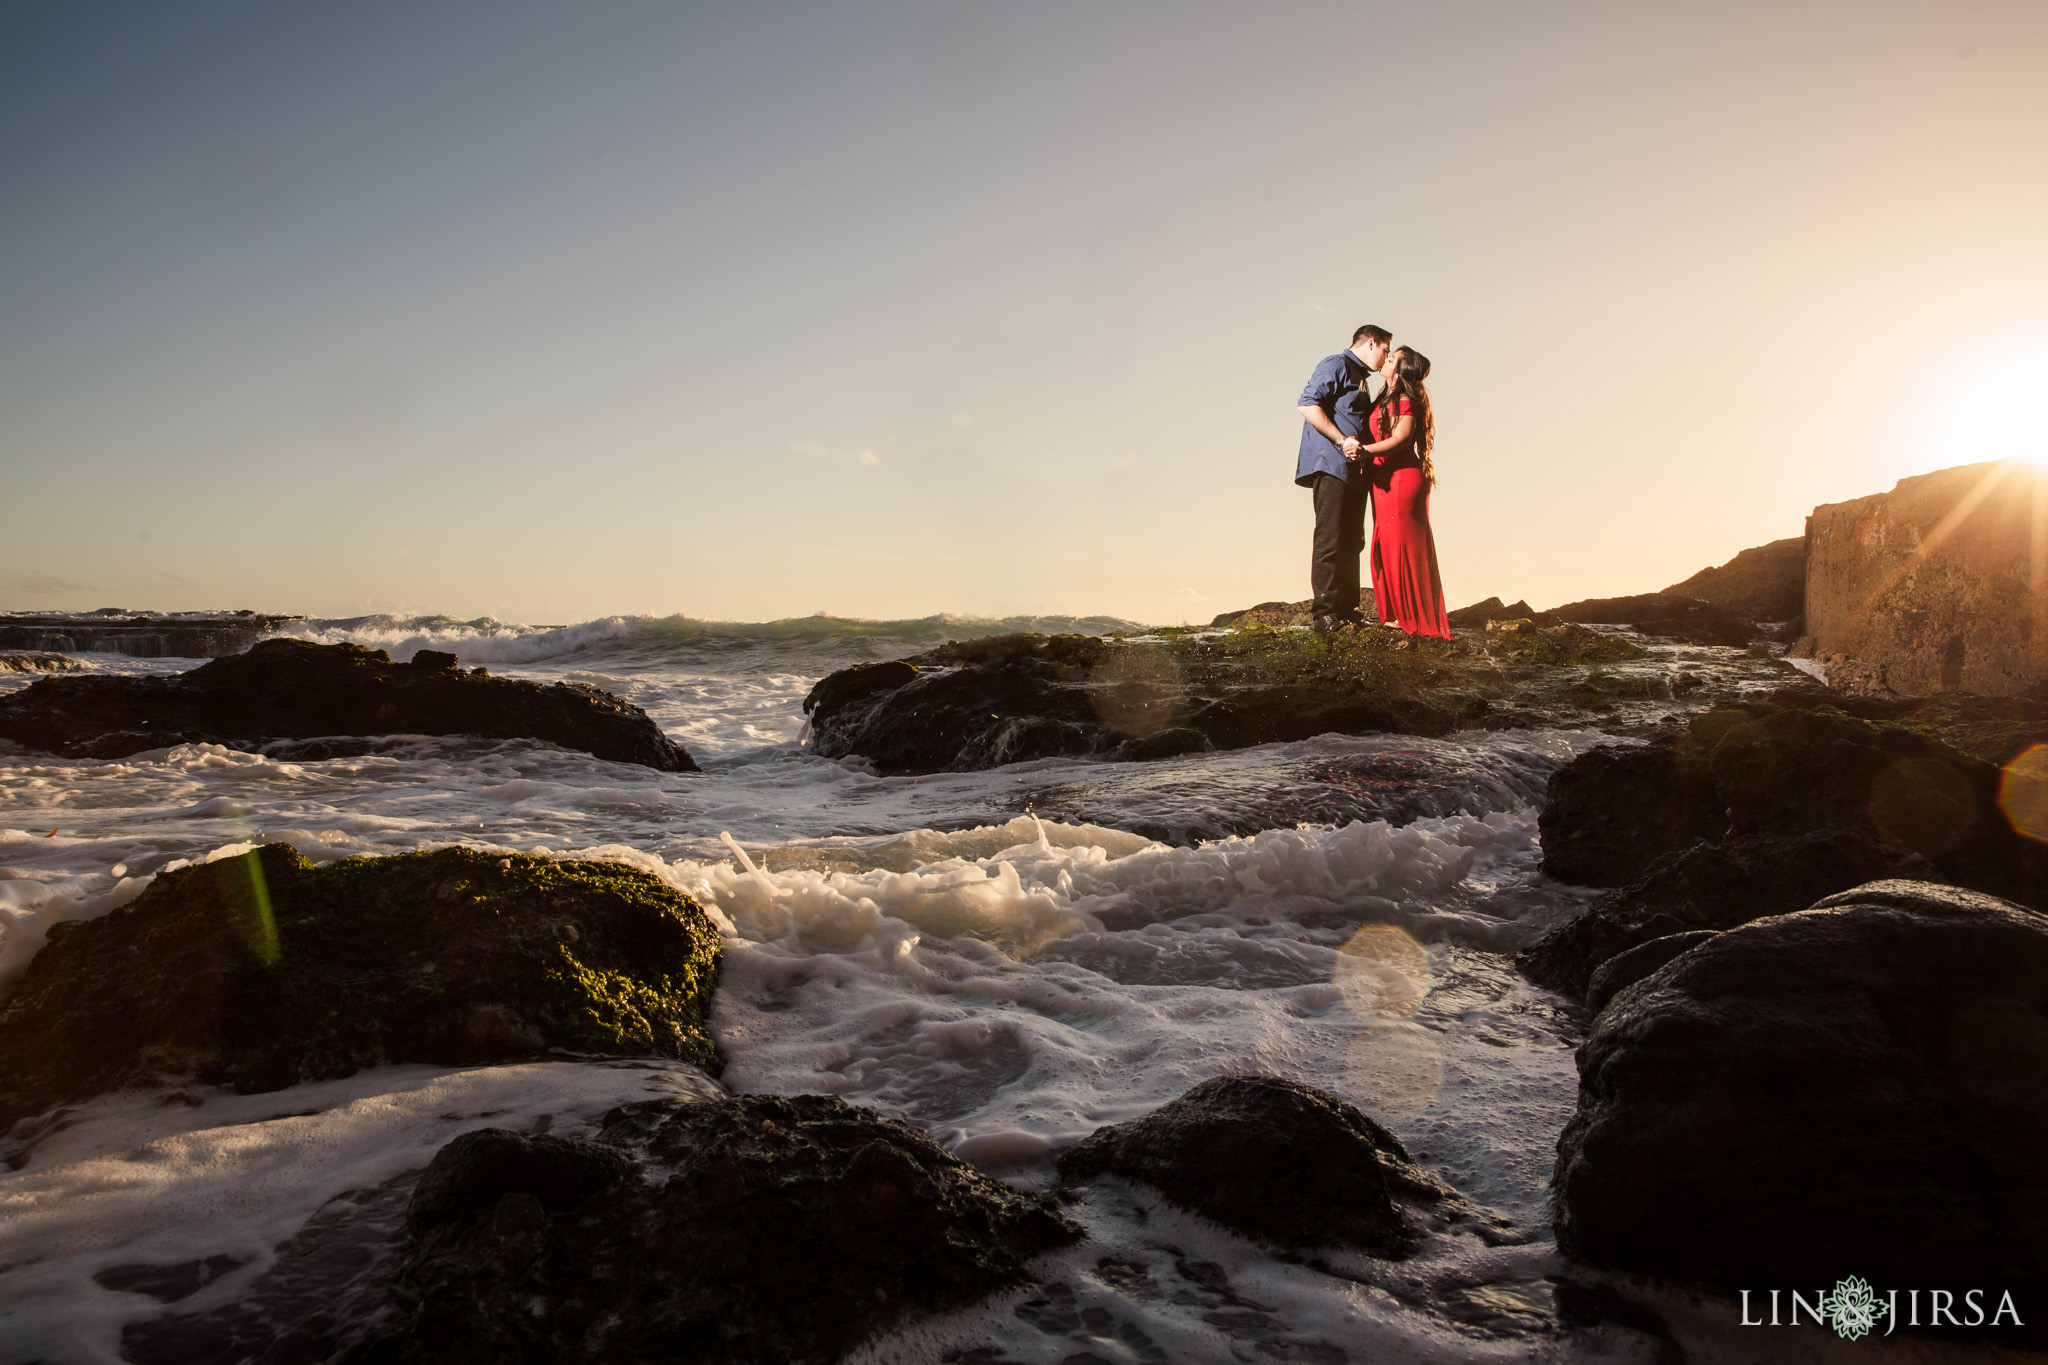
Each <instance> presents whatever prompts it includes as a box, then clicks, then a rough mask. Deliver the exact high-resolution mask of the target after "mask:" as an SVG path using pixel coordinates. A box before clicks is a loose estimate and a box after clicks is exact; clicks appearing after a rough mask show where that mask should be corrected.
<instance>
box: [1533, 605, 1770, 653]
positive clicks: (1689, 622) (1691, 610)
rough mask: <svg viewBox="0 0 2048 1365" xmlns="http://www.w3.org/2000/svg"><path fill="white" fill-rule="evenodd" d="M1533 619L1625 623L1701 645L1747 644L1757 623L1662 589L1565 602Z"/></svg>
mask: <svg viewBox="0 0 2048 1365" xmlns="http://www.w3.org/2000/svg"><path fill="white" fill-rule="evenodd" d="M1536 620H1537V621H1538V622H1540V623H1543V624H1546V625H1549V624H1555V623H1557V622H1560V621H1569V622H1573V623H1575V624H1578V625H1589V626H1629V627H1632V628H1633V629H1636V630H1639V631H1641V632H1642V633H1643V634H1645V635H1658V636H1663V637H1666V638H1668V639H1673V640H1685V641H1689V642H1691V643H1693V644H1701V645H1736V646H1740V645H1746V644H1748V643H1749V642H1750V641H1751V640H1753V639H1755V638H1756V635H1757V631H1756V627H1755V626H1754V625H1752V624H1751V623H1750V621H1749V618H1748V617H1746V616H1744V615H1743V614H1742V613H1740V612H1736V611H1730V610H1729V609H1728V608H1726V607H1718V606H1715V605H1714V604H1713V603H1712V602H1706V601H1702V600H1701V599H1699V598H1697V597H1681V596H1679V595H1677V594H1676V593H1662V592H1646V593H1641V594H1639V595H1637V596H1635V597H1595V598H1588V599H1587V600H1585V601H1583V602H1567V603H1566V604H1565V605H1563V606H1561V607H1553V608H1552V609H1551V610H1549V611H1543V612H1538V613H1537V614H1536Z"/></svg>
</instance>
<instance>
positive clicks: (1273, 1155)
mask: <svg viewBox="0 0 2048 1365" xmlns="http://www.w3.org/2000/svg"><path fill="white" fill-rule="evenodd" d="M1059 1172H1060V1179H1061V1181H1062V1182H1065V1183H1069V1184H1072V1183H1078V1182H1081V1181H1085V1180H1089V1179H1092V1178H1094V1177H1096V1176H1099V1175H1116V1176H1121V1177H1123V1178H1124V1179H1126V1180H1135V1181H1138V1182H1139V1183H1141V1184H1145V1185H1150V1186H1151V1187H1152V1188H1154V1189H1156V1190H1158V1191H1159V1192H1160V1193H1161V1194H1163V1195H1165V1196H1166V1197H1167V1198H1168V1199H1169V1200H1171V1201H1172V1202H1173V1203H1175V1204H1178V1205H1180V1206H1181V1207H1183V1208H1186V1209H1191V1210H1193V1211H1194V1212H1196V1213H1199V1214H1201V1215H1203V1216H1204V1217H1207V1218H1213V1219H1214V1220H1216V1221H1217V1222H1219V1223H1221V1224H1223V1225H1224V1226H1225V1227H1228V1228H1234V1229H1236V1230H1237V1231H1239V1232H1242V1233H1245V1234H1246V1235H1247V1236H1251V1237H1255V1238H1258V1239H1259V1240H1261V1241H1265V1242H1270V1243H1272V1244H1274V1245H1276V1246H1281V1247H1293V1248H1303V1247H1318V1246H1349V1247H1358V1248H1361V1249H1363V1250H1365V1251H1369V1252H1371V1253H1372V1254H1373V1255H1375V1256H1385V1257H1402V1256H1406V1255H1407V1254H1408V1253H1409V1252H1410V1251H1412V1250H1413V1249H1414V1247H1415V1244H1416V1242H1417V1240H1418V1237H1419V1229H1418V1227H1417V1225H1416V1222H1415V1221H1413V1220H1415V1219H1419V1220H1420V1221H1421V1223H1422V1225H1423V1226H1424V1227H1428V1228H1432V1229H1438V1228H1442V1227H1446V1226H1450V1225H1453V1224H1465V1225H1470V1226H1471V1227H1472V1229H1473V1230H1474V1231H1478V1232H1480V1233H1481V1234H1482V1235H1484V1236H1487V1237H1490V1238H1494V1239H1500V1238H1502V1237H1504V1236H1505V1235H1507V1230H1508V1227H1509V1224H1508V1222H1507V1220H1506V1219H1504V1218H1502V1217H1500V1216H1499V1215H1498V1214H1493V1213H1490V1212H1489V1211H1487V1210H1484V1209H1481V1208H1479V1207H1477V1206H1476V1205H1473V1204H1471V1203H1470V1202H1469V1201H1467V1200H1466V1199H1465V1198H1464V1196H1462V1195H1460V1194H1459V1193H1458V1192H1457V1191H1455V1190H1453V1189H1452V1188H1451V1187H1450V1186H1448V1185H1446V1184H1444V1183H1443V1182H1442V1181H1440V1180H1438V1179H1437V1178H1436V1177H1435V1176H1433V1175H1431V1174H1429V1172H1427V1171H1425V1170H1423V1169H1422V1168H1421V1167H1420V1166H1417V1165H1416V1164H1415V1163H1414V1161H1413V1160H1412V1159H1411V1158H1410V1157H1409V1155H1408V1151H1407V1149H1406V1148H1404V1147H1403V1146H1402V1145H1401V1140H1400V1139H1399V1138H1397V1137H1395V1136H1394V1135H1393V1134H1392V1133H1390V1132H1388V1131H1387V1130H1386V1129H1385V1128H1383V1127H1381V1126H1380V1125H1379V1124H1378V1123H1377V1122H1375V1121H1374V1120H1373V1119H1371V1118H1369V1117H1368V1116H1367V1115H1366V1114H1365V1113H1364V1112H1363V1111H1362V1110H1360V1109H1359V1108H1358V1107H1357V1106H1355V1105H1351V1104H1347V1103H1346V1102H1344V1101H1343V1100H1340V1099H1338V1098H1337V1097H1336V1096H1335V1095H1332V1094H1329V1093H1328V1092H1327V1091H1322V1090H1318V1089H1316V1088H1315V1087H1314V1086H1309V1085H1303V1084H1301V1083H1300V1082H1299V1081H1289V1080H1282V1079H1281V1078H1279V1077H1277V1076H1219V1077H1217V1078H1215V1079H1214V1080H1208V1081H1203V1082H1202V1083H1201V1084H1200V1085H1197V1086H1195V1087H1194V1088H1193V1089H1192V1090H1189V1091H1188V1092H1187V1093H1186V1094H1184V1095H1182V1096H1181V1097H1180V1098H1179V1099H1177V1100H1174V1101H1172V1102H1171V1103H1169V1104H1166V1105H1163V1106H1161V1107H1160V1108H1158V1109H1155V1110H1153V1111H1152V1112H1151V1113H1149V1114H1147V1115H1145V1116H1144V1117H1143V1118H1136V1119H1132V1120H1130V1121H1129V1122H1127V1123H1117V1124H1111V1125H1110V1126H1108V1127H1106V1128H1098V1129H1096V1130H1095V1131H1094V1132H1093V1133H1091V1134H1089V1135H1088V1136H1087V1137H1085V1138H1083V1139H1082V1140H1081V1141H1080V1142H1078V1143H1076V1144H1075V1145H1074V1146H1072V1147H1070V1148H1068V1149H1067V1150H1066V1152H1064V1153H1063V1154H1062V1155H1061V1156H1060V1159H1059ZM1404 1210H1405V1212H1404Z"/></svg>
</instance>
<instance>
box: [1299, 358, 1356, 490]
mask: <svg viewBox="0 0 2048 1365" xmlns="http://www.w3.org/2000/svg"><path fill="white" fill-rule="evenodd" d="M1371 373H1372V371H1370V370H1368V369H1366V368H1365V362H1364V361H1363V360H1360V359H1359V358H1358V357H1357V356H1356V355H1354V354H1353V353H1352V352H1350V351H1339V352H1337V354H1335V355H1331V356H1324V357H1323V359H1322V362H1321V363H1320V364H1318V365H1317V366H1316V372H1315V373H1314V374H1312V375H1310V376H1309V377H1308V387H1307V388H1305V389H1303V390H1302V391H1301V397H1300V398H1299V399H1298V400H1296V402H1295V406H1296V407H1298V408H1300V407H1307V406H1308V405H1309V404H1310V403H1314V404H1315V405H1316V406H1317V407H1319V408H1321V409H1322V410H1323V411H1324V412H1326V413H1328V414H1330V420H1331V421H1332V422H1334V423H1336V425H1337V430H1339V431H1341V432H1343V433H1344V434H1345V435H1346V436H1356V437H1358V438H1359V439H1360V440H1364V439H1365V417H1366V414H1367V413H1368V412H1370V411H1371V410H1372V401H1371V400H1370V399H1369V398H1367V397H1366V396H1365V395H1364V394H1362V393H1360V392H1359V391H1358V386H1359V383H1360V381H1362V380H1364V379H1365V377H1366V376H1367V375H1369V374H1371ZM1356 472H1357V471H1355V470H1353V469H1352V468H1351V467H1350V465H1349V464H1348V463H1347V462H1346V461H1345V459H1344V452H1343V450H1342V449H1341V448H1339V447H1338V446H1337V445H1336V444H1335V443H1334V442H1332V441H1331V440H1330V438H1329V437H1327V436H1325V435H1323V433H1321V432H1320V431H1317V430H1316V429H1315V428H1314V427H1312V426H1310V425H1309V424H1308V423H1307V422H1306V421H1304V422H1302V424H1301V454H1300V455H1299V456H1298V457H1297V458H1296V459H1295V462H1294V481H1295V482H1296V483H1298V484H1301V485H1302V486H1304V487H1306V486H1307V485H1308V484H1309V483H1310V482H1311V481H1312V480H1314V478H1315V476H1316V475H1318V474H1335V475H1336V476H1337V477H1338V478H1340V479H1343V480H1345V481H1346V482H1347V483H1348V482H1350V479H1351V476H1352V475H1353V474H1354V473H1356ZM1361 477H1362V476H1361Z"/></svg>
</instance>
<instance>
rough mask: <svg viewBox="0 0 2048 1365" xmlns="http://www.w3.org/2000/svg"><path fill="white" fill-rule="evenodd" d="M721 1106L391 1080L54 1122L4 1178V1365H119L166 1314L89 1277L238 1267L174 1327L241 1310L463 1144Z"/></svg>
mask: <svg viewBox="0 0 2048 1365" xmlns="http://www.w3.org/2000/svg"><path fill="white" fill-rule="evenodd" d="M719 1093H721V1092H720V1091H719V1090H718V1088H717V1087H716V1086H715V1085H714V1084H713V1083H712V1082H710V1081H708V1080H706V1079H705V1078H704V1077H703V1076H702V1074H701V1073H698V1072H696V1071H694V1070H693V1069H691V1068H689V1067H687V1066H682V1065H680V1064H669V1063H655V1062H650V1063H632V1064H584V1063H567V1062H546V1063H534V1064H530V1065H524V1066H504V1067H485V1068H472V1069H467V1070H456V1069H449V1068H441V1067H426V1066H392V1067H379V1068H376V1069H374V1070H370V1071H364V1072H360V1073H358V1074H356V1075H354V1076H351V1077H349V1078H347V1079H346V1080H339V1081H323V1082H318V1083H314V1084H308V1085H300V1086H294V1087H292V1088H291V1089H289V1090H280V1091H273V1092H271V1093H268V1094H261V1095H236V1094H233V1093H232V1092H230V1091H228V1090H226V1089H210V1088H188V1089H186V1090H182V1091H177V1092H173V1094H172V1095H171V1096H169V1097H166V1096H164V1095H161V1094H159V1093H156V1092H150V1093H142V1094H133V1093H131V1094H117V1095H109V1096H104V1097H102V1098H100V1099H97V1100H93V1101H90V1102H89V1103H86V1104H83V1105H78V1106H74V1107H72V1108H70V1109H67V1110H61V1111H58V1114H57V1117H56V1118H55V1120H54V1121H53V1122H51V1123H50V1124H49V1125H48V1127H47V1128H45V1129H44V1130H43V1133H42V1134H41V1135H40V1136H39V1139H38V1140H37V1141H35V1142H34V1144H33V1145H32V1147H31V1149H30V1151H29V1152H28V1155H27V1161H26V1164H25V1165H24V1166H22V1167H21V1169H19V1170H15V1171H12V1172H5V1173H0V1268H4V1270H0V1360H5V1361H9V1362H13V1361H28V1360H35V1361H44V1362H48V1365H68V1363H69V1362H113V1361H117V1360H119V1359H120V1355H119V1348H120V1332H121V1328H122V1327H123V1326H124V1325H126V1324H129V1323H134V1322H140V1321H143V1320H146V1319H150V1318H154V1317H156V1316H158V1315H160V1314H161V1313H163V1312H164V1311H165V1310H164V1308H163V1306H162V1305H161V1304H159V1303H157V1302H156V1301H155V1300H153V1299H151V1298H148V1297H145V1296H144V1295H141V1294H136V1293H124V1292H115V1291H113V1290H110V1289H104V1288H102V1287H101V1286H100V1285H99V1284H98V1283H96V1282H95V1281H94V1279H93V1277H94V1275H96V1274H99V1273H101V1272H104V1271H108V1270H110V1269H112V1268H113V1267H116V1266H128V1265H138V1264H139V1265H162V1266H170V1265H177V1264H181V1263H185V1262H190V1261H194V1260H201V1259H204V1258H207V1257H213V1256H224V1257H230V1258H233V1259H234V1260H237V1261H241V1262H242V1264H241V1266H240V1267H239V1268H237V1269H235V1270H233V1271H232V1272H231V1273H229V1274H228V1275H226V1276H224V1277H223V1278H221V1279H218V1280H216V1281H215V1282H213V1283H211V1284H209V1285H207V1286H206V1287H204V1288H202V1289H200V1290H199V1291H198V1292H197V1293H195V1294H193V1295H191V1296H190V1297H188V1298H185V1299H181V1300H180V1301H179V1302H178V1304H177V1311H178V1312H180V1313H192V1312H204V1311H206V1310H208V1309H211V1308H215V1307H217V1306H219V1305H222V1304H226V1303H231V1302H233V1301H235V1300H236V1299H238V1298H239V1297H241V1296H243V1295H245V1294H246V1293H247V1292H248V1291H249V1289H250V1287H251V1286H252V1285H254V1284H256V1283H257V1281H258V1280H259V1279H260V1278H261V1277H262V1275H263V1273H264V1272H265V1271H266V1270H268V1269H269V1268H270V1267H271V1265H272V1263H273V1261H274V1260H275V1251H276V1248H277V1246H278V1245H279V1244H280V1243H281V1242H283V1241H284V1240H285V1239H286V1238H288V1237H290V1236H291V1235H292V1234H293V1233H295V1232H297V1231H298V1230H299V1228H300V1226H301V1225H302V1224H304V1223H305V1221H306V1220H307V1218H309V1217H310V1216H311V1215H312V1214H313V1213H314V1212H315V1211H316V1210H318V1209H319V1208H320V1207H321V1206H322V1205H323V1204H325V1203H327V1202H328V1201H329V1200H331V1199H334V1198H335V1197H336V1196H338V1195H341V1194H343V1193H344V1192H346V1191H351V1190H366V1189H370V1188H373V1187H376V1186H378V1185H380V1184H382V1183H384V1182H386V1181H389V1180H392V1179H393V1178H394V1177H398V1176H401V1175H403V1174H405V1173H406V1172H409V1171H414V1170H417V1169H419V1168H420V1167H422V1166H424V1165H425V1164H426V1163H427V1162H428V1161H429V1160H430V1159H431V1158H432V1157H433V1154H434V1152H435V1150H436V1149H438V1148H439V1147H440V1146H441V1145H442V1144H444V1143H446V1142H447V1141H448V1140H449V1139H451V1138H453V1137H455V1136H457V1135H458V1134H461V1133H465V1132H469V1131H471V1130H472V1129H476V1128H483V1127H499V1128H513V1129H518V1130H522V1131H533V1130H535V1129H536V1128H537V1127H545V1128H546V1129H547V1130H548V1131H551V1132H556V1133H571V1134H575V1133H579V1132H580V1133H585V1134H587V1133H589V1132H591V1131H592V1130H593V1125H594V1124H595V1123H596V1121H597V1120H599V1119H600V1118H601V1117H602V1116H603V1115H604V1113H605V1111H606V1110H608V1109H610V1108H611V1107H612V1106H613V1105H616V1104H622V1103H628V1102H631V1101H634V1100H641V1099H647V1098H650V1097H652V1096H680V1097H696V1098H709V1097H715V1096H716V1095H718V1094H719ZM544 1118H545V1120H546V1122H545V1123H543V1119H544ZM330 1288H331V1289H332V1290H333V1291H334V1292H336V1293H338V1292H340V1290H341V1289H342V1288H343V1286H342V1285H340V1284H335V1285H332V1286H330Z"/></svg>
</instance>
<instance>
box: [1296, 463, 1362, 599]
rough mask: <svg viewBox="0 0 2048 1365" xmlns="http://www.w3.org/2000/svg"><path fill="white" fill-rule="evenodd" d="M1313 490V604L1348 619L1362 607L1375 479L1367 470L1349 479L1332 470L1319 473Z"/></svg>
mask: <svg viewBox="0 0 2048 1365" xmlns="http://www.w3.org/2000/svg"><path fill="white" fill-rule="evenodd" d="M1309 494H1310V496H1312V497H1313V498H1314V499H1315V504H1316V539H1315V549H1314V552H1313V554H1312V555H1311V556H1310V558H1309V564H1308V582H1309V588H1310V590H1311V591H1312V592H1313V593H1314V594H1315V605H1314V606H1313V607H1312V608H1310V610H1311V611H1313V612H1314V613H1315V614H1316V615H1317V616H1334V617H1337V618H1338V619H1340V620H1342V619H1348V618H1349V617H1351V616H1352V615H1354V614H1355V613H1356V612H1357V611H1358V557H1359V555H1361V554H1363V553H1364V552H1365V508H1366V504H1367V503H1369V502H1370V501H1371V500H1372V485H1371V484H1370V483H1369V482H1368V481H1367V480H1366V478H1365V476H1364V475H1355V476H1353V477H1352V479H1351V481H1350V482H1349V483H1346V482H1345V481H1344V480H1342V479H1340V478H1338V477H1337V476H1336V475H1334V474H1318V475H1316V476H1315V480H1314V482H1312V483H1311V484H1310V485H1309Z"/></svg>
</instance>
